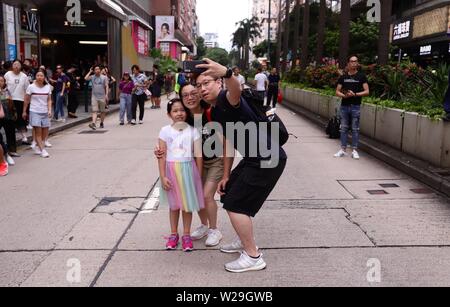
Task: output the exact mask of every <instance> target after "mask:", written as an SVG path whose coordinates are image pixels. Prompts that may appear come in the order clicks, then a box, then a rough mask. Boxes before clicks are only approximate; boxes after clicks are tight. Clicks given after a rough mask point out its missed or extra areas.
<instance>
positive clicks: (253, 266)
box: [225, 251, 267, 273]
mask: <svg viewBox="0 0 450 307" xmlns="http://www.w3.org/2000/svg"><path fill="white" fill-rule="evenodd" d="M266 267H267V264H266V262H265V261H264V259H263V255H262V254H261V255H260V256H259V258H258V259H253V258H252V257H250V256H249V255H247V253H246V252H245V251H244V252H242V253H241V257H239V259H238V260H236V261H233V262H230V263H227V264H225V270H227V271H228V272H232V273H244V272H249V271H261V270H264V269H265V268H266Z"/></svg>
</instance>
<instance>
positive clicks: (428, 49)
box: [420, 45, 431, 55]
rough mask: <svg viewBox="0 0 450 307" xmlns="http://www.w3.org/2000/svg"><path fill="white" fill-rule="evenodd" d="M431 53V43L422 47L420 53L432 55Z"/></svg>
mask: <svg viewBox="0 0 450 307" xmlns="http://www.w3.org/2000/svg"><path fill="white" fill-rule="evenodd" d="M430 54H431V45H426V46H421V47H420V55H430Z"/></svg>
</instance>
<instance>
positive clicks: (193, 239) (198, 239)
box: [191, 234, 208, 241]
mask: <svg viewBox="0 0 450 307" xmlns="http://www.w3.org/2000/svg"><path fill="white" fill-rule="evenodd" d="M207 236H208V235H207V234H206V235H204V236H201V237H198V238H197V237H191V238H192V241H200V240H201V239H204V238H205V237H207Z"/></svg>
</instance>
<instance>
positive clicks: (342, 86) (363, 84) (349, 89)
mask: <svg viewBox="0 0 450 307" xmlns="http://www.w3.org/2000/svg"><path fill="white" fill-rule="evenodd" d="M369 94H370V89H369V83H368V81H367V77H366V75H365V74H364V73H363V72H361V71H359V60H358V57H356V56H352V57H350V59H349V61H348V64H347V71H346V72H345V73H344V75H342V76H341V77H340V78H339V80H338V85H337V88H336V96H338V97H340V98H342V104H341V110H340V114H341V149H340V150H339V151H338V152H337V153H336V154H335V155H334V157H336V158H342V157H345V156H347V146H348V132H349V129H350V125H351V128H352V134H353V136H352V143H353V144H352V145H353V152H352V158H353V159H355V160H359V158H360V156H359V152H358V145H359V130H360V118H361V103H362V97H366V96H369Z"/></svg>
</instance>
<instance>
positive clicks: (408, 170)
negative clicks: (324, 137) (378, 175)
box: [282, 101, 450, 196]
mask: <svg viewBox="0 0 450 307" xmlns="http://www.w3.org/2000/svg"><path fill="white" fill-rule="evenodd" d="M282 106H284V107H286V108H287V109H289V110H291V111H293V112H296V113H297V114H299V115H300V116H302V117H305V118H307V119H308V120H310V121H311V122H313V123H315V124H316V125H318V126H320V127H322V128H323V129H324V130H325V127H326V125H327V123H328V120H326V119H325V118H323V117H320V116H318V115H317V114H314V113H312V112H310V111H308V110H306V109H304V108H302V107H300V106H298V105H295V104H293V103H290V102H288V101H283V103H282ZM360 148H361V149H362V150H363V151H365V152H366V153H368V154H370V155H371V156H373V157H375V158H377V159H379V160H381V161H383V162H385V163H387V164H389V165H390V166H392V167H394V168H396V169H398V170H400V171H402V172H404V173H405V174H407V175H409V176H411V177H413V178H415V179H417V180H418V181H420V182H422V183H424V184H426V185H428V186H430V187H432V188H433V189H435V190H437V191H439V192H441V193H443V194H445V195H446V196H450V180H449V179H447V178H446V177H444V176H441V175H439V174H437V173H436V172H434V171H432V169H433V167H431V166H430V165H429V164H428V163H426V162H424V161H422V160H420V159H417V158H414V157H412V156H409V155H407V154H405V153H403V152H400V151H398V150H396V149H394V148H392V147H389V146H387V145H385V144H383V143H380V142H378V141H375V140H373V139H370V138H368V137H366V136H364V135H361V138H360ZM430 169H431V170H430Z"/></svg>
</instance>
